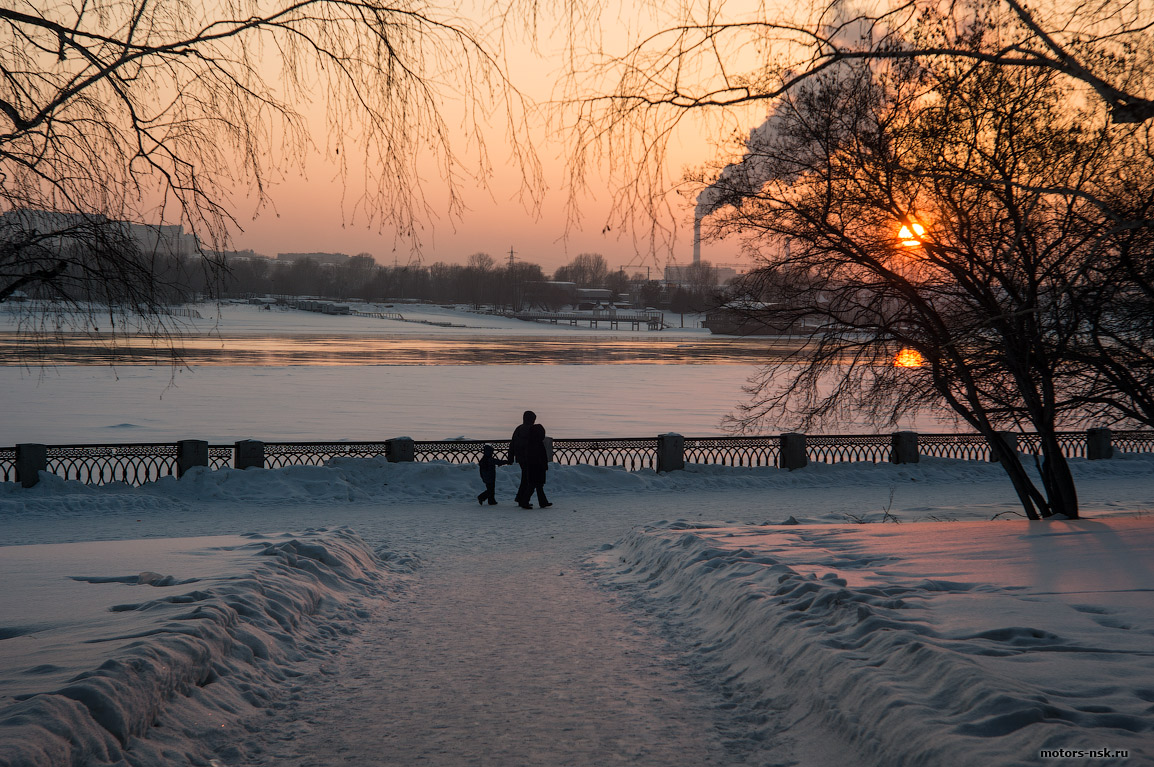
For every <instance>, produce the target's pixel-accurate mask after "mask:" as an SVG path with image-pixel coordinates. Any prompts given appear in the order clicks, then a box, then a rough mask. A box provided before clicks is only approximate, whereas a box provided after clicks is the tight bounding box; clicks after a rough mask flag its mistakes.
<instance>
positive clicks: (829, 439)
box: [805, 434, 891, 463]
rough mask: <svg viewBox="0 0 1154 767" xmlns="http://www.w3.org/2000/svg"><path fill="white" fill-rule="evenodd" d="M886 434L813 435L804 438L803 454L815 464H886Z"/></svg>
mask: <svg viewBox="0 0 1154 767" xmlns="http://www.w3.org/2000/svg"><path fill="white" fill-rule="evenodd" d="M890 451H891V440H890V435H888V434H849V435H841V436H831V435H814V436H807V437H806V438H805V453H806V456H808V457H809V460H811V461H814V462H817V463H842V462H845V461H863V462H864V461H868V462H870V463H878V462H879V461H882V462H886V461H889V459H890Z"/></svg>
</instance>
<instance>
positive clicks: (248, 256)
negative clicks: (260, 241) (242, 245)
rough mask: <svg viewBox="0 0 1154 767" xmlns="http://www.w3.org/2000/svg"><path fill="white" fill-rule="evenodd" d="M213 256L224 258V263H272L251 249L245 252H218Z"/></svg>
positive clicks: (266, 257) (269, 259)
mask: <svg viewBox="0 0 1154 767" xmlns="http://www.w3.org/2000/svg"><path fill="white" fill-rule="evenodd" d="M214 255H216V256H219V257H221V258H224V259H225V260H226V261H272V259H271V258H269V257H268V256H266V255H263V254H261V253H257V252H256V251H255V250H253V249H251V248H249V249H247V250H218V251H216V252H215V254H214Z"/></svg>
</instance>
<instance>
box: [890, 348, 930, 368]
mask: <svg viewBox="0 0 1154 767" xmlns="http://www.w3.org/2000/svg"><path fill="white" fill-rule="evenodd" d="M923 362H925V359H923V358H922V355H921V354H920V353H919V352H918V351H917V350H916V349H902V350H901V351H900V352H898V353H897V356H895V357H894V367H898V368H920V367H921V366H922V363H923Z"/></svg>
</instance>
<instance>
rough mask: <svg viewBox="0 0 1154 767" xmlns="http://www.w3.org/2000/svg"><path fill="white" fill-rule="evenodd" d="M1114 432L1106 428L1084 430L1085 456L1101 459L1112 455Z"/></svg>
mask: <svg viewBox="0 0 1154 767" xmlns="http://www.w3.org/2000/svg"><path fill="white" fill-rule="evenodd" d="M1113 440H1114V432H1112V431H1110V430H1109V429H1106V428H1099V429H1087V430H1086V458H1087V459H1089V460H1091V461H1102V460H1105V459H1107V458H1113V457H1114V442H1113Z"/></svg>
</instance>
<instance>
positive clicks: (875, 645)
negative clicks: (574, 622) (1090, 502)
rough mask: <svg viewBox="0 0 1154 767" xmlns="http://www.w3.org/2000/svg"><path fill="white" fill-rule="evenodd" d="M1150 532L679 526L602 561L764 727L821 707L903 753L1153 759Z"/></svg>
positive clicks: (1125, 527) (898, 757)
mask: <svg viewBox="0 0 1154 767" xmlns="http://www.w3.org/2000/svg"><path fill="white" fill-rule="evenodd" d="M1152 544H1154V522H1152V521H1150V520H1118V519H1115V520H1110V521H1097V522H1095V521H1089V520H1082V521H1067V522H1050V523H1023V522H978V523H974V522H965V523H953V524H940V523H939V524H935V523H924V524H906V525H883V524H873V525H854V526H848V527H844V526H841V527H834V526H829V525H824V526H805V525H801V526H776V527H720V526H711V525H701V524H693V523H687V522H677V523H663V524H661V525H659V526H656V527H651V528H646V529H640V530H637V531H634V532H632V533H630V534H629V535H628V536H627V537H625V538H624V539H622V540H621V541H620V542H619V543H618V544H616V545H615V546H611V547H607V548H606V549H605V550H604V551H603V552H601V553H600V554H599V555H598V556H597V558H596V565H597V567H598V568H599V569H600V570H601V575H602V577H603V578H604V580H606V581H607V582H608V583H610V584H612V585H613V586H615V587H616V588H619V589H621V590H623V592H624V593H626V594H630V595H632V596H633V598H634V599H636V601H637V602H638V603H639V604H640V605H641V606H642V607H644V608H645V609H647V610H649V611H651V612H653V613H656V614H658V615H659V616H660V617H661V619H662V621H663V622H664V623H665V624H666V625H668V626H671V627H676V628H675V629H673V630H674V631H675V633H677V634H679V635H680V637H681V639H682V640H685V641H688V642H689V643H690V644H692V645H695V646H697V647H698V648H699V649H698V650H697V652H698V653H699V654H700V657H701V663H702V672H703V673H704V675H705V676H706V677H707V678H710V679H716V680H719V683H720V684H722V685H724V686H725V688H726V690H727V691H728V693H730V694H732V695H733V696H734V700H735V703H736V704H737V705H739V706H740V707H742V708H743V709H745V710H748V711H749V714H750V716H751V717H755V718H757V717H760V719H758V720H757V721H760V722H761V724H760V732H761V734H762V735H763V736H764V738H765V739H766V740H773V739H778V738H781V737H786V738H788V737H789V734H790V730H791V728H793V727H795V726H796V724H797V723H798V722H799V721H802V720H805V719H807V718H811V717H813V718H816V719H817V720H819V721H820V722H822V724H823V726H824V727H826V728H829V729H831V730H832V731H833V732H834V733H835V734H836V735H837V736H838V737H840V738H843V739H844V741H845V742H846V743H848V744H849V745H850V746H851V747H852V748H853V749H854V750H855V751H857V752H858V753H859V754H860V755H861V758H862V761H863V762H867V763H873V764H878V765H886V766H887V767H898V766H900V765H910V766H911V767H912V766H914V765H937V764H951V765H974V767H978V765H982V766H984V765H990V764H1035V763H1038V762H1039V758H1040V756H1041V755H1042V753H1043V751H1045V750H1060V751H1064V752H1066V753H1067V754H1068V755H1074V752H1078V751H1082V752H1085V751H1087V750H1090V749H1099V750H1100V753H1099V755H1098V757H1099V758H1094V759H1093V763H1094V764H1102V765H1113V764H1118V765H1122V764H1138V763H1142V764H1145V763H1147V762H1146V761H1144V760H1143V756H1145V757H1152V756H1154V716H1152V714H1154V658H1152V657H1151V653H1150V652H1149V650H1150V637H1151V635H1152V634H1154V609H1152V608H1154V572H1152V570H1151V568H1150V566H1149V562H1148V558H1147V556H1146V553H1145V552H1149V550H1150V547H1151V545H1152ZM930 573H932V574H933V575H932V576H927V574H930ZM811 721H812V720H811ZM1103 753H1104V754H1107V755H1104V756H1103V755H1102V754H1103ZM1085 756H1087V754H1085V753H1083V757H1085ZM1046 761H1048V760H1045V759H1043V761H1042V763H1045V762H1046ZM1084 761H1085V759H1084V758H1083V759H1082V761H1077V762H1076V763H1083V762H1084ZM1056 763H1062V764H1065V763H1075V762H1067V761H1063V760H1058V761H1057V762H1056Z"/></svg>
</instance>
